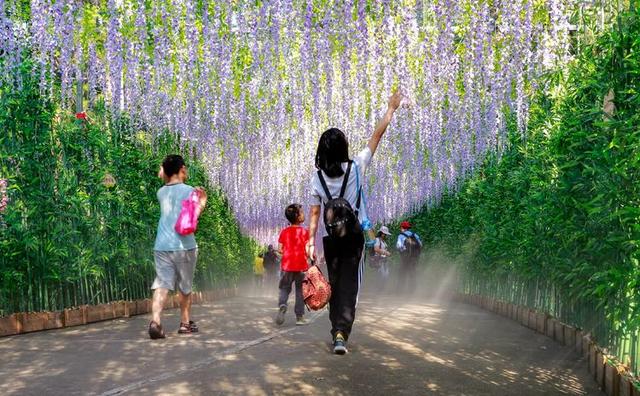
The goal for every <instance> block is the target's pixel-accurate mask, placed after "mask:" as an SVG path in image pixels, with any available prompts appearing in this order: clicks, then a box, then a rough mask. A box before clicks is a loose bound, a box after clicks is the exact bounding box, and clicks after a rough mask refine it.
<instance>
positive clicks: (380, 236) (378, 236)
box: [376, 231, 385, 238]
mask: <svg viewBox="0 0 640 396" xmlns="http://www.w3.org/2000/svg"><path fill="white" fill-rule="evenodd" d="M383 235H385V234H384V232H382V231H378V233H377V234H376V238H382V236H383Z"/></svg>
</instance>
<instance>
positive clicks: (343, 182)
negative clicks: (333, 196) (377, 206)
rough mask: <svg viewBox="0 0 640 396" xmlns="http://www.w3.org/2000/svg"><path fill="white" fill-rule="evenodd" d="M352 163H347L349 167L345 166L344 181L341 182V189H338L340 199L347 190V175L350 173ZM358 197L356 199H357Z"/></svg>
mask: <svg viewBox="0 0 640 396" xmlns="http://www.w3.org/2000/svg"><path fill="white" fill-rule="evenodd" d="M352 163H353V161H349V165H347V171H346V172H345V174H344V179H343V180H342V188H340V198H344V193H345V191H346V190H347V183H349V174H350V173H351V164H352ZM359 198H360V197H358V199H359Z"/></svg>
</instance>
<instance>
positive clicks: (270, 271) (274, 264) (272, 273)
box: [263, 245, 279, 288]
mask: <svg viewBox="0 0 640 396" xmlns="http://www.w3.org/2000/svg"><path fill="white" fill-rule="evenodd" d="M263 259H264V262H263V263H264V284H265V285H266V287H267V288H270V287H272V286H275V284H276V282H277V281H278V267H279V266H278V255H277V253H276V251H275V249H274V248H273V245H269V247H268V248H267V251H266V252H265V253H264V256H263Z"/></svg>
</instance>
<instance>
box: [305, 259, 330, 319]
mask: <svg viewBox="0 0 640 396" xmlns="http://www.w3.org/2000/svg"><path fill="white" fill-rule="evenodd" d="M302 296H303V298H304V303H305V304H306V305H307V308H309V309H310V310H312V311H317V310H319V309H322V308H324V306H325V305H327V303H328V302H329V300H330V299H331V285H329V282H327V279H326V278H325V277H324V275H322V271H320V268H318V266H317V265H312V266H311V268H309V269H308V270H307V274H306V276H305V277H304V280H303V281H302Z"/></svg>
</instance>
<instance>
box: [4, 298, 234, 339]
mask: <svg viewBox="0 0 640 396" xmlns="http://www.w3.org/2000/svg"><path fill="white" fill-rule="evenodd" d="M237 294H238V289H237V288H224V289H215V290H209V291H197V292H193V300H192V303H193V304H202V303H205V302H212V301H218V300H220V299H223V298H227V297H233V296H236V295H237ZM179 307H180V302H179V297H178V295H177V294H176V295H173V296H170V298H168V299H167V301H166V302H165V305H164V308H165V309H173V308H179ZM149 312H151V299H150V298H145V299H140V300H133V301H114V302H111V303H107V304H98V305H81V306H79V307H74V308H66V309H63V310H61V311H45V312H21V313H14V314H11V315H9V316H4V317H0V337H6V336H12V335H18V334H25V333H32V332H35V331H43V330H53V329H62V328H66V327H74V326H82V325H87V324H90V323H95V322H101V321H105V320H113V319H118V318H129V317H131V316H135V315H144V314H147V313H149Z"/></svg>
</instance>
